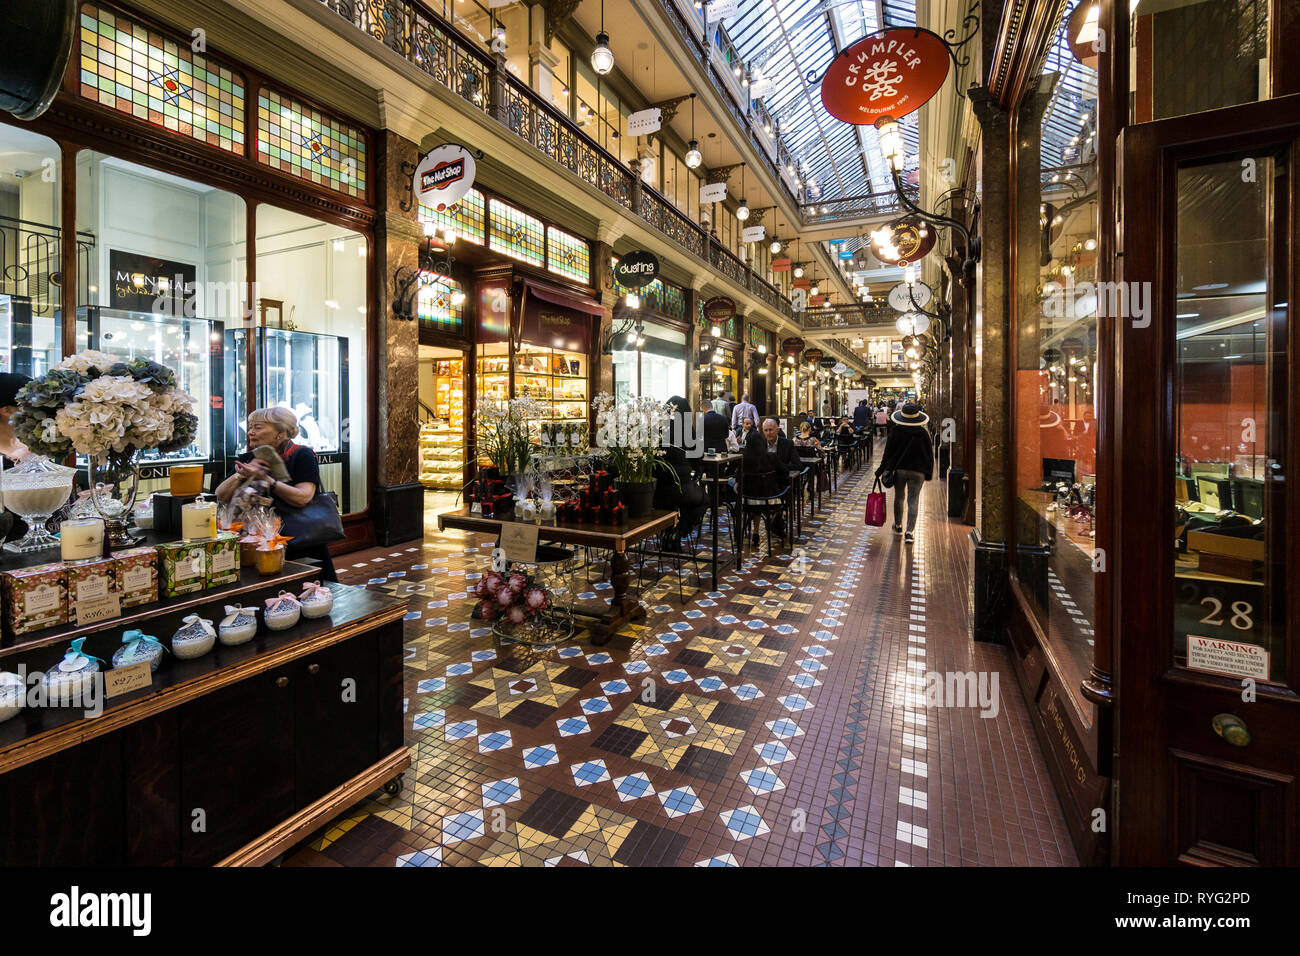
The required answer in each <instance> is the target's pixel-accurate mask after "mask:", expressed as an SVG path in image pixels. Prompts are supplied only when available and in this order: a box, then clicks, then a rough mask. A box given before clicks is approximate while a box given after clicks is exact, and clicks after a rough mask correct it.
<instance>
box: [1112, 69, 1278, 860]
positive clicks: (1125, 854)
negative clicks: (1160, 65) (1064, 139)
mask: <svg viewBox="0 0 1300 956" xmlns="http://www.w3.org/2000/svg"><path fill="white" fill-rule="evenodd" d="M1282 142H1287V143H1289V147H1288V149H1289V167H1290V175H1289V176H1288V180H1287V183H1288V216H1287V221H1286V223H1285V224H1284V226H1283V228H1284V229H1286V230H1287V232H1288V233H1289V234H1290V236H1291V247H1290V250H1289V252H1290V255H1289V259H1290V261H1289V265H1288V271H1289V275H1287V276H1286V277H1285V281H1286V284H1287V285H1288V286H1289V287H1290V289H1291V290H1292V291H1294V290H1295V289H1296V278H1297V276H1300V250H1298V249H1297V243H1296V242H1295V237H1296V228H1297V225H1296V201H1297V164H1300V94H1292V95H1290V96H1284V97H1278V98H1275V99H1270V100H1263V101H1260V102H1256V103H1248V104H1243V105H1240V106H1234V107H1228V108H1225V109H1221V110H1213V111H1209V112H1205V113H1198V114H1193V115H1189V116H1179V117H1172V118H1169V119H1165V120H1159V121H1156V122H1152V123H1143V124H1135V125H1131V126H1128V127H1127V128H1126V129H1124V130H1123V131H1122V132H1121V133H1120V141H1119V149H1118V150H1117V154H1116V155H1117V162H1118V163H1119V170H1118V172H1119V176H1118V189H1119V193H1118V194H1117V197H1116V203H1115V205H1116V211H1117V212H1118V213H1120V214H1121V216H1122V218H1121V221H1120V226H1119V236H1118V241H1117V251H1116V255H1117V257H1118V267H1117V270H1116V276H1115V278H1116V279H1117V280H1118V281H1121V282H1126V283H1131V282H1143V281H1146V282H1150V283H1151V288H1152V293H1153V294H1152V297H1151V303H1150V305H1151V313H1150V325H1149V326H1148V327H1143V328H1134V326H1133V323H1132V322H1130V321H1128V320H1119V321H1118V324H1117V326H1116V328H1115V333H1114V338H1115V402H1114V425H1115V429H1114V441H1115V446H1114V447H1115V454H1114V457H1113V461H1114V462H1115V463H1116V465H1117V466H1118V467H1117V470H1116V473H1115V475H1113V476H1112V480H1113V481H1114V501H1115V508H1114V510H1113V513H1112V514H1111V516H1110V517H1109V519H1108V520H1109V521H1110V522H1111V528H1112V534H1113V540H1114V542H1115V548H1114V553H1113V554H1111V555H1110V561H1109V567H1108V573H1109V574H1110V575H1113V577H1111V579H1110V588H1111V591H1112V595H1113V606H1112V608H1111V611H1112V614H1113V620H1114V621H1115V622H1116V623H1117V628H1116V633H1115V665H1116V666H1115V671H1116V720H1115V751H1114V758H1115V768H1116V795H1115V812H1114V814H1113V821H1112V822H1113V831H1112V832H1113V836H1114V843H1113V859H1114V860H1115V862H1116V863H1117V864H1120V865H1134V864H1169V863H1172V862H1173V855H1174V852H1175V849H1176V838H1177V834H1176V830H1175V827H1176V826H1177V821H1176V820H1174V819H1173V817H1172V816H1171V811H1170V807H1169V805H1168V804H1166V803H1165V801H1167V800H1170V799H1172V794H1171V793H1170V792H1169V788H1170V786H1171V783H1172V777H1171V776H1170V774H1171V773H1172V760H1173V759H1174V755H1172V754H1171V752H1170V750H1169V746H1170V741H1171V737H1170V727H1171V726H1172V724H1171V721H1173V720H1174V718H1175V716H1176V715H1175V714H1173V713H1171V710H1170V707H1169V701H1167V700H1166V698H1165V695H1164V694H1162V693H1159V692H1152V691H1153V690H1157V691H1158V689H1159V688H1160V687H1161V686H1162V685H1163V686H1170V685H1173V684H1177V685H1183V686H1196V687H1207V688H1219V689H1222V690H1223V691H1225V692H1227V693H1230V694H1232V695H1234V696H1236V697H1238V698H1239V695H1240V692H1241V686H1240V682H1239V681H1237V680H1235V679H1232V678H1215V677H1212V676H1208V675H1200V674H1196V675H1193V674H1191V673H1189V672H1186V671H1175V670H1174V669H1173V668H1172V666H1171V665H1172V642H1171V640H1170V639H1169V638H1170V637H1171V635H1172V630H1173V628H1172V617H1173V597H1172V595H1173V590H1172V584H1173V580H1174V575H1173V566H1172V563H1170V561H1169V557H1170V553H1171V548H1170V546H1169V545H1168V544H1162V543H1161V542H1172V541H1173V515H1172V510H1171V508H1170V507H1169V505H1170V503H1171V502H1173V500H1174V488H1173V469H1172V467H1171V466H1172V462H1173V450H1174V437H1175V436H1174V435H1173V427H1174V424H1173V422H1174V403H1175V401H1176V396H1175V393H1174V374H1173V373H1174V346H1175V344H1176V339H1175V337H1174V328H1175V326H1174V311H1173V310H1174V306H1175V305H1176V302H1177V299H1176V294H1175V293H1174V290H1175V288H1176V265H1177V262H1176V250H1174V248H1173V246H1172V244H1171V242H1172V240H1171V239H1166V240H1165V241H1164V242H1163V243H1161V242H1157V241H1152V233H1153V232H1154V233H1155V234H1157V235H1163V236H1166V237H1172V236H1173V235H1174V234H1175V233H1174V229H1175V226H1176V217H1177V194H1176V188H1177V184H1176V182H1175V174H1176V171H1177V168H1178V166H1179V164H1180V163H1184V162H1186V161H1188V160H1193V161H1194V160H1197V159H1201V158H1204V159H1206V160H1212V159H1213V158H1214V157H1216V156H1231V155H1233V154H1234V153H1244V152H1248V151H1252V150H1259V149H1261V148H1264V147H1267V146H1269V145H1272V144H1278V143H1282ZM1139 161H1140V165H1139ZM1139 230H1141V231H1139ZM1276 285H1277V283H1275V284H1274V286H1275V287H1276ZM1287 361H1288V364H1289V370H1290V372H1291V374H1292V375H1293V376H1294V374H1295V371H1296V364H1297V363H1296V345H1295V336H1294V335H1292V336H1291V337H1290V340H1289V343H1288V356H1287ZM1153 373H1154V374H1153ZM1289 384H1290V388H1291V408H1290V409H1289V413H1290V421H1291V422H1295V421H1296V420H1297V418H1298V417H1300V407H1298V406H1300V401H1297V394H1298V392H1300V389H1298V388H1297V385H1298V384H1300V383H1297V381H1296V379H1295V378H1294V377H1293V378H1292V379H1291V382H1290V383H1289ZM1286 458H1287V462H1286V467H1287V468H1288V470H1289V471H1290V473H1291V475H1292V478H1291V481H1290V482H1289V483H1288V486H1287V488H1286V490H1285V494H1286V496H1287V497H1286V507H1287V509H1288V510H1289V515H1288V518H1287V521H1288V523H1289V525H1290V526H1291V527H1292V528H1294V527H1295V523H1296V520H1297V515H1298V514H1300V511H1297V507H1300V495H1298V494H1297V488H1296V486H1295V477H1294V476H1295V467H1296V461H1297V454H1296V448H1295V443H1294V442H1289V447H1288V448H1287V449H1286ZM1121 471H1122V474H1121ZM1125 475H1127V476H1130V478H1132V477H1133V476H1136V480H1128V481H1124V480H1123V479H1124V476H1125ZM1289 547H1290V550H1289V552H1288V554H1287V560H1288V561H1289V562H1291V563H1290V564H1289V567H1291V568H1292V569H1293V570H1294V569H1295V568H1296V567H1297V565H1296V563H1295V562H1296V561H1297V560H1300V542H1297V541H1296V538H1295V536H1294V535H1293V536H1292V538H1291V541H1290V546H1289ZM1288 600H1289V614H1288V616H1287V620H1288V626H1289V627H1290V628H1291V629H1292V630H1291V633H1292V634H1293V633H1294V629H1295V627H1296V625H1295V623H1293V622H1295V621H1296V620H1297V614H1298V613H1300V596H1297V593H1296V591H1295V589H1292V590H1291V591H1290V592H1289V593H1288ZM1289 638H1290V634H1289V635H1288V639H1287V643H1288V645H1289V646H1290V645H1293V644H1294V642H1293V641H1291V640H1290V639H1289ZM1296 656H1300V655H1295V656H1293V657H1292V659H1291V660H1289V661H1288V667H1287V670H1288V673H1287V680H1288V682H1289V685H1290V687H1292V688H1295V687H1298V686H1300V661H1297V660H1296V659H1295V657H1296ZM1258 693H1259V696H1260V698H1261V699H1265V698H1266V699H1269V700H1279V701H1281V700H1289V701H1290V702H1292V703H1296V704H1300V698H1297V697H1296V695H1295V694H1294V693H1293V692H1290V691H1284V690H1282V689H1278V688H1271V687H1269V686H1268V685H1264V684H1261V685H1260V686H1259V690H1258ZM1227 700H1228V698H1227V696H1225V701H1227ZM1225 709H1226V708H1225ZM1297 713H1298V714H1300V711H1297ZM1206 732H1207V734H1208V733H1209V728H1208V727H1207V728H1206ZM1243 756H1245V754H1243ZM1152 777H1154V778H1155V779H1152ZM1144 778H1145V779H1144ZM1162 787H1163V790H1164V792H1160V791H1161V788H1162ZM1144 798H1146V799H1144ZM1287 840H1288V842H1289V844H1290V853H1291V854H1292V856H1293V857H1294V855H1295V853H1296V848H1295V842H1296V828H1294V827H1292V830H1291V833H1290V834H1289V835H1288V836H1287Z"/></svg>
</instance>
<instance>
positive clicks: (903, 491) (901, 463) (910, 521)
mask: <svg viewBox="0 0 1300 956" xmlns="http://www.w3.org/2000/svg"><path fill="white" fill-rule="evenodd" d="M929 420H930V419H929V417H928V416H927V415H926V414H925V413H924V412H922V411H921V410H920V409H919V408H917V407H916V405H915V404H914V403H912V402H907V403H906V404H905V405H904V406H903V407H902V408H901V409H899V410H898V411H896V412H894V413H893V414H892V415H891V416H890V425H891V426H892V427H891V428H890V430H889V438H888V439H887V440H886V442H885V450H884V452H883V453H882V454H881V456H880V467H878V468H877V469H876V477H877V478H879V479H881V484H883V485H884V486H885V487H886V488H888V487H891V486H892V487H893V489H894V534H903V496H904V495H906V496H907V533H906V537H905V538H904V540H905V541H906V542H907V543H908V544H911V543H912V532H913V531H915V530H916V518H917V515H918V513H919V510H920V497H921V486H922V485H923V484H925V483H926V482H927V481H929V480H930V478H931V477H932V475H933V473H934V448H933V446H932V445H931V444H930V433H929V431H927V430H926V427H925V426H926V423H927V422H929Z"/></svg>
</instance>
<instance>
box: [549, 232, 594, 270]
mask: <svg viewBox="0 0 1300 956" xmlns="http://www.w3.org/2000/svg"><path fill="white" fill-rule="evenodd" d="M546 259H547V262H546V266H547V268H548V269H550V270H551V271H552V272H554V273H555V274H557V275H562V276H564V277H566V278H569V279H577V280H578V281H579V282H590V281H591V250H590V249H589V248H588V246H587V241H586V240H585V239H579V238H578V237H577V236H571V235H569V234H568V233H567V232H561V231H560V230H559V229H556V228H555V227H554V226H547V227H546Z"/></svg>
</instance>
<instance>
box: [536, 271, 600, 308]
mask: <svg viewBox="0 0 1300 956" xmlns="http://www.w3.org/2000/svg"><path fill="white" fill-rule="evenodd" d="M524 285H525V286H526V287H527V288H528V294H529V295H530V296H536V297H537V298H539V299H541V300H542V301H543V302H549V303H550V304H551V305H558V306H560V307H562V308H565V309H573V310H574V311H575V312H585V313H586V314H587V315H604V314H605V309H604V307H603V306H602V305H601V304H600V303H599V302H597V301H596V300H595V299H593V298H591V297H590V296H586V295H583V294H582V293H580V292H570V291H569V290H568V289H561V288H560V287H559V286H555V285H549V284H548V283H545V282H538V281H537V280H535V279H525V280H524Z"/></svg>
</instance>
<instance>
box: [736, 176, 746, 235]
mask: <svg viewBox="0 0 1300 956" xmlns="http://www.w3.org/2000/svg"><path fill="white" fill-rule="evenodd" d="M736 218H737V219H739V220H740V221H741V222H744V221H745V220H746V219H748V218H749V202H748V201H747V200H746V199H745V164H744V163H741V164H740V205H739V206H737V207H736Z"/></svg>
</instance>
